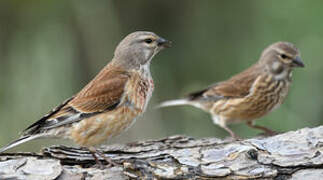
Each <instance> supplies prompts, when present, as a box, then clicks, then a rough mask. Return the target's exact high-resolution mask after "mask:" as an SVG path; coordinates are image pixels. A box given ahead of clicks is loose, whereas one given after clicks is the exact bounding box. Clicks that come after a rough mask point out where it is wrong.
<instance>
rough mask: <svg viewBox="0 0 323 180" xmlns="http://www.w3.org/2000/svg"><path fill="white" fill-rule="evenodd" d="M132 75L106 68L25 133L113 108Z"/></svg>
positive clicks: (32, 132) (119, 99)
mask: <svg viewBox="0 0 323 180" xmlns="http://www.w3.org/2000/svg"><path fill="white" fill-rule="evenodd" d="M129 78H130V75H129V74H128V73H127V72H125V71H122V70H120V69H118V68H111V67H106V68H104V69H103V70H102V71H101V72H100V73H99V74H98V75H97V76H96V77H95V78H94V79H93V80H92V81H91V82H90V83H89V84H88V85H86V86H85V87H84V88H83V89H82V90H81V91H80V92H79V93H78V94H77V95H76V96H73V97H72V98H70V99H68V100H66V101H65V102H64V103H62V104H61V105H59V106H58V107H56V108H55V109H53V110H52V111H51V112H50V113H48V114H47V115H45V116H44V117H43V118H41V119H40V120H38V121H37V122H35V123H34V124H32V125H31V126H29V127H28V128H27V129H26V130H24V135H25V136H26V135H31V134H37V133H41V132H43V131H45V130H48V129H52V128H55V127H58V126H62V125H65V124H70V123H73V122H76V121H80V120H81V119H83V118H85V117H89V116H92V115H95V114H98V113H102V112H105V111H110V110H113V109H114V108H116V107H117V106H118V104H119V103H120V102H121V99H122V96H123V94H124V88H125V86H126V83H127V82H128V80H129Z"/></svg>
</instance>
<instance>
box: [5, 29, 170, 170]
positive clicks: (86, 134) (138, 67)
mask: <svg viewBox="0 0 323 180" xmlns="http://www.w3.org/2000/svg"><path fill="white" fill-rule="evenodd" d="M170 46H171V41H168V40H166V39H164V38H162V37H160V36H158V35H156V34H155V33H153V32H148V31H136V32H133V33H130V34H129V35H127V36H126V37H125V38H124V39H123V40H122V41H121V42H120V43H119V44H118V45H117V47H116V49H115V51H114V56H113V58H112V60H111V61H110V62H109V63H108V64H107V65H106V66H105V67H104V68H103V69H102V70H101V71H100V72H99V73H98V74H97V75H96V76H95V77H94V79H93V80H92V81H90V82H89V83H88V84H87V85H86V86H85V87H84V88H83V89H82V90H80V91H79V92H78V93H76V94H75V95H74V96H72V97H71V98H69V99H67V100H66V101H65V102H63V103H62V104H60V105H59V106H57V107H56V108H54V109H52V110H51V111H50V112H49V113H48V114H46V115H45V116H43V117H42V118H41V119H40V120H38V121H36V122H35V123H33V124H31V125H30V126H29V127H27V128H26V129H25V130H24V131H23V133H22V135H21V136H20V138H18V139H17V140H15V141H13V142H11V143H10V144H8V145H7V146H4V147H3V148H1V149H0V153H2V152H4V151H7V150H8V149H11V148H13V147H15V146H17V145H20V144H22V143H25V142H28V141H30V140H33V139H38V138H62V139H69V140H72V141H73V142H75V143H76V144H77V145H79V146H80V147H83V148H86V149H88V150H89V151H90V152H91V154H92V155H93V157H94V159H95V160H96V162H97V163H98V164H100V161H98V157H97V155H99V156H102V153H101V152H100V151H98V150H97V149H96V147H95V146H97V145H100V144H102V143H103V142H104V141H106V140H109V139H110V138H111V137H114V136H116V135H119V134H120V133H121V132H123V131H125V130H127V129H128V128H129V127H130V126H131V125H132V124H133V123H134V122H135V120H136V118H137V117H138V116H140V115H142V114H143V113H144V112H145V110H146V107H147V104H148V102H149V100H150V98H151V96H152V92H153V89H154V82H153V79H152V77H151V73H150V63H151V60H152V58H153V57H154V56H155V55H156V54H157V53H158V52H160V51H161V50H162V49H165V48H168V47H170ZM103 158H105V160H106V161H108V162H109V163H111V164H113V165H114V164H115V163H113V162H112V161H111V160H110V159H109V158H106V157H104V156H103Z"/></svg>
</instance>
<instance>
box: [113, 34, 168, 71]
mask: <svg viewBox="0 0 323 180" xmlns="http://www.w3.org/2000/svg"><path fill="white" fill-rule="evenodd" d="M170 45H171V42H170V41H168V40H166V39H164V38H162V37H159V36H158V35H156V34H155V33H153V32H147V31H136V32H133V33H131V34H129V35H127V36H126V37H125V38H124V39H123V40H122V41H121V42H120V43H119V45H118V46H117V48H116V50H115V52H114V58H113V61H114V63H117V64H119V65H122V66H123V67H125V68H129V69H131V68H140V66H143V65H146V64H148V65H149V63H150V60H151V59H152V58H153V57H154V55H156V54H157V53H158V52H159V51H160V50H162V49H164V48H166V47H170Z"/></svg>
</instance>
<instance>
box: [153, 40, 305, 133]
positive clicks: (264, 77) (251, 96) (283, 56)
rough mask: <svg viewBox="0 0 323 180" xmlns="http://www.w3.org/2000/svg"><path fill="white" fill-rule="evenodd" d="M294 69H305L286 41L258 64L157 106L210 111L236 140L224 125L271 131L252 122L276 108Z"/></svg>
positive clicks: (285, 94) (281, 100)
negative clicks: (188, 106)
mask: <svg viewBox="0 0 323 180" xmlns="http://www.w3.org/2000/svg"><path fill="white" fill-rule="evenodd" d="M294 67H304V63H303V62H302V60H301V58H300V52H299V50H298V49H297V48H296V47H295V46H294V45H293V44H291V43H289V42H277V43H274V44H272V45H270V46H269V47H267V48H266V49H265V50H264V51H263V52H262V54H261V56H260V58H259V60H258V62H257V63H255V64H254V65H252V66H251V67H249V68H248V69H246V70H245V71H243V72H241V73H239V74H237V75H235V76H233V77H231V78H230V79H228V80H226V81H222V82H218V83H215V84H214V85H211V86H210V87H208V88H205V89H203V90H201V91H197V92H193V93H191V94H189V95H188V96H187V97H185V98H183V99H177V100H170V101H166V102H163V103H161V104H160V105H159V107H167V106H177V105H191V106H194V107H197V108H200V109H202V110H204V111H206V112H209V113H210V114H211V116H212V120H213V122H214V123H215V124H217V125H219V126H220V127H222V128H224V129H225V130H226V131H227V132H229V133H230V135H231V136H232V137H234V138H236V137H237V136H236V134H235V133H234V132H233V131H232V130H231V129H229V128H228V126H227V124H230V123H241V122H245V123H247V125H248V126H250V127H252V128H256V129H260V130H262V131H264V132H265V133H266V134H273V133H274V132H273V131H272V130H270V129H268V128H266V127H263V126H259V125H255V124H254V120H256V119H258V118H261V117H263V116H264V115H266V114H268V113H269V112H271V111H272V110H274V109H275V108H277V107H279V105H281V104H282V103H283V101H284V99H285V98H286V96H287V94H288V91H289V86H290V84H291V82H292V79H291V77H292V70H293V68H294Z"/></svg>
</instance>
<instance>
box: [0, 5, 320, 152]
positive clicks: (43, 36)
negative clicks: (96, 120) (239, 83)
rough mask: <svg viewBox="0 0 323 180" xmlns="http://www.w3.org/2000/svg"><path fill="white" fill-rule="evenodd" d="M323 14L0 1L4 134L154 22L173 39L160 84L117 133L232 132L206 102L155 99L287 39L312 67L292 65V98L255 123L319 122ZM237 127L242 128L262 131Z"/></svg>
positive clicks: (309, 8) (210, 79) (229, 69)
mask: <svg viewBox="0 0 323 180" xmlns="http://www.w3.org/2000/svg"><path fill="white" fill-rule="evenodd" d="M322 17H323V6H322V2H319V1H304V0H286V1H278V0H275V1H258V0H245V1H219V0H217V1H214V0H208V1H207V0H205V1H194V0H177V1H171V0H168V1H166V0H164V1H158V0H137V1H134V0H123V1H117V0H115V1H109V0H106V1H100V0H92V1H85V0H82V1H80V0H71V1H51V0H47V1H36V0H29V1H28V0H26V1H18V0H15V1H13V0H3V1H0V82H1V87H0V144H1V145H4V144H6V143H8V142H9V141H11V140H13V139H15V138H17V137H18V135H19V134H18V133H19V132H21V131H22V130H23V129H24V128H25V127H27V126H28V125H29V124H31V123H32V122H34V121H36V120H37V119H39V118H40V117H41V116H42V115H44V114H45V113H47V112H48V111H49V110H50V109H51V108H52V107H55V106H56V105H58V104H59V103H60V102H62V101H63V100H64V99H66V98H68V97H69V96H71V95H73V94H74V93H76V92H78V91H79V90H80V89H81V88H82V87H83V86H84V85H86V83H87V82H88V81H90V80H91V78H93V77H94V76H95V74H96V73H97V72H98V71H99V70H100V69H101V68H102V67H103V66H104V65H105V64H106V63H107V62H109V60H110V59H111V57H112V56H113V51H114V48H115V46H116V45H117V43H118V42H119V41H120V40H121V39H122V38H123V37H124V36H125V35H127V34H128V33H130V32H133V31H136V30H149V31H154V32H156V33H157V34H159V35H161V36H162V37H165V38H167V39H169V40H172V41H173V44H174V45H173V47H172V48H171V49H167V50H165V51H163V52H161V53H160V54H159V55H157V56H156V57H155V58H154V60H153V61H154V62H153V63H152V74H153V77H154V79H155V84H156V88H155V92H154V95H153V99H152V100H151V102H150V106H149V108H148V111H147V113H145V115H144V116H143V117H142V118H140V119H139V120H138V121H137V123H136V124H135V125H134V127H132V128H131V129H130V130H129V131H128V132H126V133H124V134H123V135H122V136H120V137H118V138H116V139H114V140H113V141H112V142H130V141H134V140H139V139H148V138H157V137H162V136H166V135H173V134H186V135H189V136H194V137H203V136H217V137H224V136H226V135H227V133H226V132H225V131H224V130H222V129H221V128H219V127H218V126H214V125H212V121H211V119H210V117H209V115H208V114H206V113H204V112H202V111H201V110H198V109H195V108H192V107H174V108H167V109H162V110H156V109H154V108H153V106H155V105H156V104H157V103H158V102H161V101H163V100H167V99H172V98H178V97H181V96H184V95H185V94H187V93H189V92H191V91H195V90H199V89H201V88H204V87H206V86H208V85H209V84H211V83H214V82H216V81H221V80H225V79H227V78H229V77H230V76H231V75H233V74H235V73H238V72H240V71H242V70H243V69H245V68H247V67H248V66H250V65H251V64H253V63H255V62H256V61H257V59H258V57H259V55H260V53H261V51H262V49H264V48H265V47H266V46H268V45H269V44H271V43H273V42H276V41H281V40H284V41H290V42H293V43H294V44H296V46H297V47H298V48H299V49H300V50H301V52H302V58H303V60H304V62H305V64H306V68H304V69H296V70H295V71H294V76H293V79H294V82H293V85H292V87H291V91H290V93H289V96H288V98H287V100H286V102H285V103H284V104H283V105H282V106H281V107H280V108H279V109H277V110H276V111H274V112H273V113H270V114H269V115H268V116H266V117H264V118H262V119H261V120H259V121H257V123H259V124H262V125H266V126H268V127H271V128H272V129H275V130H278V131H288V130H295V129H298V128H302V127H306V126H310V127H312V126H317V125H320V124H322V121H323V118H322V116H323V110H322V108H323V101H322V99H323V96H322V94H321V93H322V90H323V81H322V76H323V62H322V59H321V57H322V53H323V49H322V47H323V23H322ZM231 127H232V129H233V130H234V131H236V132H238V134H239V135H240V136H243V137H251V136H254V135H256V134H258V133H259V131H255V130H251V129H250V128H248V127H246V126H245V125H242V124H239V125H232V126H231ZM110 142H111V141H110ZM51 143H62V142H61V141H58V142H56V141H55V142H51V141H46V142H45V141H44V140H39V141H36V142H31V143H27V144H25V145H22V146H20V147H18V148H17V149H18V150H35V151H38V150H39V148H40V146H42V145H47V144H51ZM65 143H66V142H65ZM17 149H16V150H17Z"/></svg>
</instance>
